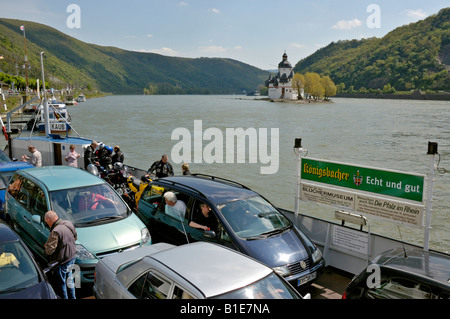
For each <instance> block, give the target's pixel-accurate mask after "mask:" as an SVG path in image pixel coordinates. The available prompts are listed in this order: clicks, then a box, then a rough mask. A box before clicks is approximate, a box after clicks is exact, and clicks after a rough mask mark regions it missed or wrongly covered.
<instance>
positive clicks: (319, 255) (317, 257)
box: [311, 248, 322, 263]
mask: <svg viewBox="0 0 450 319" xmlns="http://www.w3.org/2000/svg"><path fill="white" fill-rule="evenodd" d="M311 257H312V260H313V263H316V262H318V261H320V260H321V259H322V252H321V251H320V249H319V248H316V250H315V251H314V252H313V253H312V255H311Z"/></svg>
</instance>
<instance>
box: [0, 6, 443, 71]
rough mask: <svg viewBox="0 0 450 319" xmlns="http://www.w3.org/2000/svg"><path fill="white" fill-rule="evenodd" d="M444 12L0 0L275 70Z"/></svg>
mask: <svg viewBox="0 0 450 319" xmlns="http://www.w3.org/2000/svg"><path fill="white" fill-rule="evenodd" d="M445 7H450V0H426V1H423V0H420V1H419V0H388V1H385V0H339V1H338V0H182V1H181V0H125V1H123V0H121V1H118V0H108V1H106V0H69V1H66V0H14V1H10V0H0V17H2V18H11V19H20V20H27V21H33V22H38V23H42V24H45V25H48V26H50V27H53V28H55V29H57V30H59V31H61V32H63V33H65V34H67V35H70V36H72V37H74V38H76V39H79V40H81V41H84V42H87V43H93V44H97V45H102V46H112V47H117V48H121V49H125V50H130V51H140V52H152V53H158V54H163V55H167V56H176V57H187V58H198V57H220V58H231V59H235V60H238V61H241V62H244V63H247V64H249V65H252V66H255V67H258V68H260V69H263V70H273V69H276V68H277V65H278V63H279V62H280V61H281V60H282V55H283V53H284V52H286V53H287V55H288V60H289V61H290V62H291V63H292V65H295V64H296V63H297V62H298V61H299V60H301V59H303V58H306V57H307V56H309V55H311V54H313V53H314V52H315V51H317V50H318V49H320V48H322V47H325V46H327V45H328V44H330V43H331V42H333V41H334V42H336V41H339V40H351V39H362V38H370V37H378V38H381V37H383V36H384V35H386V34H387V33H389V32H390V31H392V30H394V29H395V28H397V27H399V26H402V25H407V24H410V23H413V22H417V21H419V20H422V19H425V18H426V17H428V16H430V15H433V14H436V13H438V12H439V10H440V9H442V8H445ZM25 27H26V24H25Z"/></svg>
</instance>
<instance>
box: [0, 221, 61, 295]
mask: <svg viewBox="0 0 450 319" xmlns="http://www.w3.org/2000/svg"><path fill="white" fill-rule="evenodd" d="M47 271H49V269H47V270H45V271H43V270H42V269H41V268H40V267H39V265H38V263H37V262H36V261H35V259H34V257H33V255H32V254H31V252H30V251H29V250H28V248H27V246H26V245H25V244H24V242H23V241H22V240H21V239H20V238H19V236H18V235H17V234H16V233H15V232H14V231H13V230H12V229H11V228H10V227H9V226H8V225H7V224H6V223H4V222H2V221H0V299H56V294H55V292H54V291H53V288H52V286H51V285H50V283H49V281H48V279H47V276H46V275H45V272H47Z"/></svg>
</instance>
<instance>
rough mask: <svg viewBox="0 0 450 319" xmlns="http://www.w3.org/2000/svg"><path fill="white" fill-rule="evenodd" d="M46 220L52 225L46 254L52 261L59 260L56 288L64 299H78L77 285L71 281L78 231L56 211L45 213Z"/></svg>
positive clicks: (56, 272)
mask: <svg viewBox="0 0 450 319" xmlns="http://www.w3.org/2000/svg"><path fill="white" fill-rule="evenodd" d="M44 220H45V222H46V223H47V225H48V226H49V227H50V236H49V237H48V239H47V242H46V243H45V245H44V249H45V254H46V255H48V256H49V259H50V261H57V262H58V268H57V269H56V271H55V277H56V280H57V285H55V290H56V291H57V293H58V294H59V295H60V296H61V298H63V299H76V297H75V287H74V284H73V283H69V282H68V279H69V278H70V277H71V274H72V271H71V266H72V265H73V264H74V263H75V257H76V253H77V250H76V245H75V241H76V240H77V231H76V229H75V227H74V225H73V224H72V223H71V222H70V221H68V220H62V219H59V217H58V214H57V213H55V212H54V211H51V210H50V211H48V212H47V213H45V216H44Z"/></svg>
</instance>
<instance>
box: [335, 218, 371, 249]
mask: <svg viewBox="0 0 450 319" xmlns="http://www.w3.org/2000/svg"><path fill="white" fill-rule="evenodd" d="M368 242H369V236H368V235H367V234H365V233H362V232H359V231H357V230H354V229H350V228H346V227H341V226H336V225H334V226H333V238H332V243H333V245H334V246H338V247H341V248H345V249H348V250H351V251H354V252H357V253H360V254H363V255H367V249H368V245H369V244H368Z"/></svg>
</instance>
